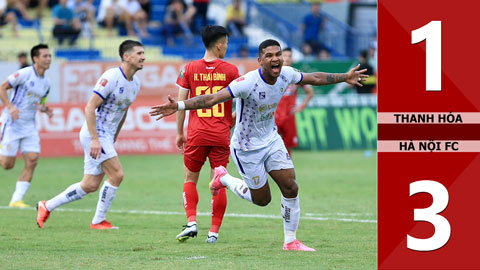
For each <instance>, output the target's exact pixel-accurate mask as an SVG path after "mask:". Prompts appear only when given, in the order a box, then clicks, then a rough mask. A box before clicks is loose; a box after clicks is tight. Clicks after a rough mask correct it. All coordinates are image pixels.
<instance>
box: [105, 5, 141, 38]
mask: <svg viewBox="0 0 480 270" xmlns="http://www.w3.org/2000/svg"><path fill="white" fill-rule="evenodd" d="M122 1H123V2H125V0H102V2H100V6H99V8H98V15H97V22H99V23H100V24H101V25H103V26H105V27H106V28H107V29H108V34H109V35H110V36H112V35H113V26H114V25H119V24H120V23H123V24H124V25H125V28H126V29H127V33H128V35H129V36H135V32H134V31H133V27H132V17H131V16H130V14H129V13H128V11H127V10H126V8H125V6H126V5H125V4H123V5H122V3H121V2H122Z"/></svg>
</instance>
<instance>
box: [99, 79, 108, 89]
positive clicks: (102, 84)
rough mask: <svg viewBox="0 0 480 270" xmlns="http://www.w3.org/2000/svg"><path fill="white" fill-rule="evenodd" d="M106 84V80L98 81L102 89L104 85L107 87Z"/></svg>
mask: <svg viewBox="0 0 480 270" xmlns="http://www.w3.org/2000/svg"><path fill="white" fill-rule="evenodd" d="M107 83H108V80H107V79H102V80H101V81H100V85H101V86H103V87H105V85H107Z"/></svg>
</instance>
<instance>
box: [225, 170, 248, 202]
mask: <svg viewBox="0 0 480 270" xmlns="http://www.w3.org/2000/svg"><path fill="white" fill-rule="evenodd" d="M220 182H222V184H223V185H225V186H227V187H228V188H229V189H230V190H231V191H233V193H235V194H236V195H237V196H238V197H240V198H242V199H244V200H247V201H249V202H252V195H251V194H250V189H249V188H248V186H247V184H246V183H245V181H243V180H242V179H238V178H235V177H233V176H231V175H230V174H228V173H227V174H225V175H224V176H223V177H222V178H220Z"/></svg>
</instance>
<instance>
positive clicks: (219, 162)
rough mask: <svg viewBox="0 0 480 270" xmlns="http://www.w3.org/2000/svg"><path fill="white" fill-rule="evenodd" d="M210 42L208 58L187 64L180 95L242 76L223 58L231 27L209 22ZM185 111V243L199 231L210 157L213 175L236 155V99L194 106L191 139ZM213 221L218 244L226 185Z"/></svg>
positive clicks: (180, 117)
mask: <svg viewBox="0 0 480 270" xmlns="http://www.w3.org/2000/svg"><path fill="white" fill-rule="evenodd" d="M202 40H203V44H204V45H205V48H206V50H205V56H204V57H203V59H200V60H197V61H193V62H191V63H189V64H187V65H186V66H185V68H183V69H182V71H181V72H180V75H179V77H178V79H177V85H178V86H179V91H178V100H185V99H187V98H188V95H189V94H190V98H193V97H196V96H200V95H205V94H211V93H216V92H218V91H220V90H221V89H223V88H225V87H227V86H228V84H229V83H230V82H231V81H233V80H234V79H236V78H238V77H239V76H240V75H239V74H238V69H237V67H236V66H234V65H232V64H229V63H227V62H225V61H222V60H221V59H222V58H224V57H225V53H226V52H227V47H228V32H227V30H226V29H225V28H224V27H222V26H216V25H214V26H213V25H212V26H206V27H205V28H204V29H203V30H202ZM184 120H185V111H180V112H178V113H177V138H176V145H177V148H178V149H179V150H180V151H182V152H183V154H184V171H185V183H184V184H183V206H184V208H185V212H186V214H187V219H188V223H187V225H186V226H185V229H184V230H183V231H182V232H180V234H178V235H177V241H180V242H184V241H185V240H187V239H188V238H190V237H195V236H196V235H197V203H198V192H197V182H198V176H199V174H200V170H201V169H202V166H203V164H204V163H205V161H206V159H207V157H208V160H209V161H210V167H211V178H212V177H213V175H214V173H215V171H214V168H215V167H218V166H224V167H226V166H227V163H228V158H229V156H230V147H229V143H230V129H231V128H232V126H233V123H232V101H231V100H230V101H227V102H225V103H219V104H217V105H215V106H213V108H210V109H199V110H191V111H190V116H189V119H188V130H187V131H188V138H187V139H185V135H184V134H183V124H184ZM211 203H212V225H211V227H210V231H209V232H208V236H207V240H206V242H207V243H217V239H218V231H219V229H220V226H221V225H222V220H223V215H224V214H225V209H226V207H227V195H226V192H225V190H224V189H222V190H219V191H218V193H217V194H214V195H213V197H212V202H211Z"/></svg>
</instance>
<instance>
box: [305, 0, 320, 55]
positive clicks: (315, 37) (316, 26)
mask: <svg viewBox="0 0 480 270" xmlns="http://www.w3.org/2000/svg"><path fill="white" fill-rule="evenodd" d="M325 22H326V18H325V17H324V16H323V15H322V14H320V4H319V3H312V5H311V13H310V14H307V15H306V16H305V17H304V18H303V24H302V32H303V42H304V43H308V44H309V45H310V47H311V48H312V50H313V52H314V54H318V53H319V52H320V51H321V50H322V49H325V48H324V47H323V45H322V44H321V43H320V40H319V35H320V33H321V32H322V31H323V29H324V27H325Z"/></svg>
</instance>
